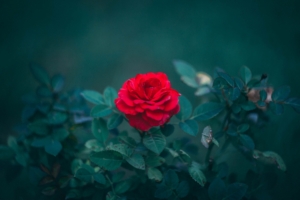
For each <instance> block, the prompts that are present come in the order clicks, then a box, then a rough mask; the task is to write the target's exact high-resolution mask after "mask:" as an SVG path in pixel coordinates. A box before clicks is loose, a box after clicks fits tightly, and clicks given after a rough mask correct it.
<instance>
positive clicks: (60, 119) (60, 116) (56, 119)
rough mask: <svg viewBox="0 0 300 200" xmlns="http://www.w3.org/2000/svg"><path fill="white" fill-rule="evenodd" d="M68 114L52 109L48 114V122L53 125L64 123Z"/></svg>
mask: <svg viewBox="0 0 300 200" xmlns="http://www.w3.org/2000/svg"><path fill="white" fill-rule="evenodd" d="M67 118H68V116H67V114H65V113H62V112H56V111H52V112H50V113H48V115H47V122H48V124H51V125H58V124H62V123H64V122H65V121H66V120H67Z"/></svg>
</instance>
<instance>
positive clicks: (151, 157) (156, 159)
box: [145, 152, 165, 167]
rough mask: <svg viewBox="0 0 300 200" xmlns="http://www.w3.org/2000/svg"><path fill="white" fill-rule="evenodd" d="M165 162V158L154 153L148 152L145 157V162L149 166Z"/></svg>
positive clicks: (156, 165)
mask: <svg viewBox="0 0 300 200" xmlns="http://www.w3.org/2000/svg"><path fill="white" fill-rule="evenodd" d="M164 162H165V159H164V158H163V157H160V156H158V155H156V154H154V153H152V154H151V153H150V152H149V153H148V156H147V157H146V160H145V163H146V165H147V166H149V167H158V166H160V165H162V164H163V163H164Z"/></svg>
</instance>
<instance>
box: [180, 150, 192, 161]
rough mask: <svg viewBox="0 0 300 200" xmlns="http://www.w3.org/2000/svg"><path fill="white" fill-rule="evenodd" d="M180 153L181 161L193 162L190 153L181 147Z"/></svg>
mask: <svg viewBox="0 0 300 200" xmlns="http://www.w3.org/2000/svg"><path fill="white" fill-rule="evenodd" d="M178 155H179V156H180V157H181V161H183V162H185V163H188V164H190V163H192V159H191V157H190V155H189V154H187V153H186V152H185V151H183V150H181V149H180V150H179V151H178Z"/></svg>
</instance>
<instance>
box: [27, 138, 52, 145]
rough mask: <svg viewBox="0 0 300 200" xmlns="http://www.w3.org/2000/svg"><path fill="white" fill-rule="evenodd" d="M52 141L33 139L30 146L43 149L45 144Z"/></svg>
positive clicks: (48, 139) (49, 139)
mask: <svg viewBox="0 0 300 200" xmlns="http://www.w3.org/2000/svg"><path fill="white" fill-rule="evenodd" d="M51 141H52V140H51V138H50V137H42V138H33V140H32V142H31V146H33V147H44V146H45V145H46V144H48V143H50V142H51Z"/></svg>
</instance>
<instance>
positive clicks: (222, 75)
mask: <svg viewBox="0 0 300 200" xmlns="http://www.w3.org/2000/svg"><path fill="white" fill-rule="evenodd" d="M218 74H219V76H220V77H222V78H223V79H224V80H225V81H226V82H227V83H228V84H229V85H230V86H231V87H233V86H234V81H233V79H232V78H231V77H230V76H229V75H228V74H226V73H225V72H219V73H218Z"/></svg>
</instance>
